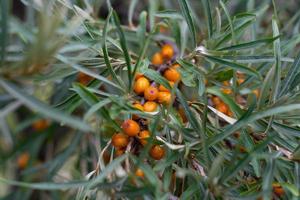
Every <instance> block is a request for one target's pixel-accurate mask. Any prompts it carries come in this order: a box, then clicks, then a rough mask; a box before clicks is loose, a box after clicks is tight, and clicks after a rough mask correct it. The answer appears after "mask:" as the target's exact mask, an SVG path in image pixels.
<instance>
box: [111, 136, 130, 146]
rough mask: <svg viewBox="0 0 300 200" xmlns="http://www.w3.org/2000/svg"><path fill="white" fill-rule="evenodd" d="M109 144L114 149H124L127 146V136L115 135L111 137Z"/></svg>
mask: <svg viewBox="0 0 300 200" xmlns="http://www.w3.org/2000/svg"><path fill="white" fill-rule="evenodd" d="M111 143H112V145H113V146H114V147H116V148H124V147H126V146H127V145H128V143H129V139H128V136H127V135H125V134H123V133H116V134H114V135H113V136H112V139H111Z"/></svg>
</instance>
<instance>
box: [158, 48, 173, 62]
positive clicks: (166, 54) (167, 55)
mask: <svg viewBox="0 0 300 200" xmlns="http://www.w3.org/2000/svg"><path fill="white" fill-rule="evenodd" d="M161 55H162V57H163V58H164V59H167V60H170V59H171V58H172V57H173V56H174V49H173V47H172V45H170V44H165V45H163V46H162V48H161Z"/></svg>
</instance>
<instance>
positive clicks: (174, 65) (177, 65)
mask: <svg viewBox="0 0 300 200" xmlns="http://www.w3.org/2000/svg"><path fill="white" fill-rule="evenodd" d="M178 67H180V65H179V64H178V63H175V64H173V65H172V68H174V69H177V68H178Z"/></svg>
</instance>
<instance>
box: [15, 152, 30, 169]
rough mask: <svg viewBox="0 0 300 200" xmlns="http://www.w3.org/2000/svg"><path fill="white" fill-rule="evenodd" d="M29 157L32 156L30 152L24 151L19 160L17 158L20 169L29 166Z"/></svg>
mask: <svg viewBox="0 0 300 200" xmlns="http://www.w3.org/2000/svg"><path fill="white" fill-rule="evenodd" d="M29 158H30V155H29V153H28V152H24V153H22V154H20V155H19V157H18V160H17V163H18V167H19V168H20V169H24V168H25V167H27V165H28V162H29Z"/></svg>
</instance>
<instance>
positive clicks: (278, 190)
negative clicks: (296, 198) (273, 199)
mask: <svg viewBox="0 0 300 200" xmlns="http://www.w3.org/2000/svg"><path fill="white" fill-rule="evenodd" d="M272 187H273V192H274V194H276V195H277V196H282V195H284V189H283V188H282V186H281V185H280V184H279V183H273V184H272Z"/></svg>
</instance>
